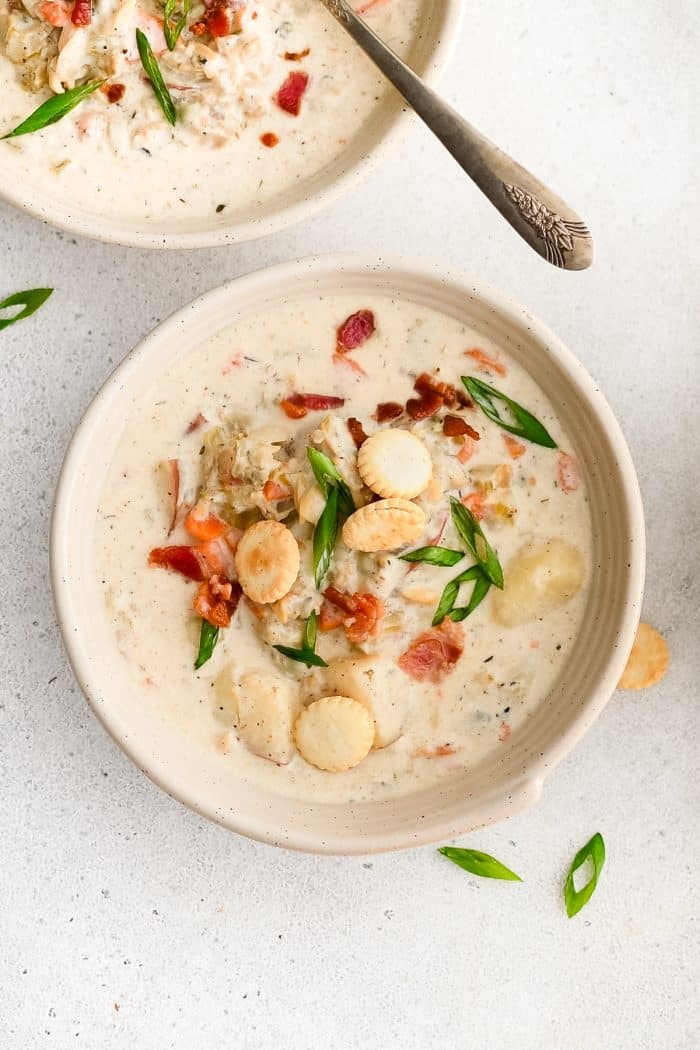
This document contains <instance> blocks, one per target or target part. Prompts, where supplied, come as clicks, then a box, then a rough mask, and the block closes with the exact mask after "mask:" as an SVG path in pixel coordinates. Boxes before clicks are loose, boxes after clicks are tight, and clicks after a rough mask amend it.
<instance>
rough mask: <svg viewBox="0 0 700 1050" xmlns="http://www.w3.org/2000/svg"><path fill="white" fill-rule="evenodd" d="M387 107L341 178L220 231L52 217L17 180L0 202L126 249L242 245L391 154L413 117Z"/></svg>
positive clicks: (443, 53) (456, 9)
mask: <svg viewBox="0 0 700 1050" xmlns="http://www.w3.org/2000/svg"><path fill="white" fill-rule="evenodd" d="M444 4H445V7H444V20H443V24H442V26H441V27H440V29H439V34H438V37H437V40H436V44H435V48H434V50H433V51H432V52H431V53H430V55H429V56H428V62H427V66H426V69H425V71H424V72H423V74H422V77H423V80H424V81H425V82H426V83H427V84H429V85H430V86H431V87H436V85H437V84H438V82H439V80H440V78H441V77H442V75H443V73H444V72H445V70H446V68H447V67H448V65H449V63H450V61H451V59H452V56H453V55H454V53H455V51H456V48H457V41H458V39H459V35H460V31H461V27H462V24H463V21H464V5H463V4H462V3H461V2H460V0H444ZM389 105H390V107H393V114H392V113H391V112H390V113H389V117H388V121H387V125H386V131H385V132H384V134H382V135H381V136H380V138H379V139H378V141H377V142H376V144H375V145H374V146H373V147H372V148H371V149H369V150H368V151H367V152H364V153H363V154H362V156H361V157H360V158H359V160H358V161H357V162H356V163H355V164H354V165H351V166H348V167H347V168H345V167H344V168H343V171H342V173H341V174H340V175H339V176H338V177H337V178H334V179H332V180H331V181H330V182H329V183H328V184H327V185H326V186H325V187H323V188H321V189H320V190H319V191H318V192H315V193H312V194H310V195H309V196H308V197H305V198H303V199H302V200H299V201H296V202H295V203H293V204H289V205H286V206H284V207H282V208H280V209H279V210H275V211H272V212H271V213H270V214H268V215H265V216H262V217H261V218H257V219H255V218H252V219H245V220H243V221H240V222H233V223H231V224H229V225H227V226H222V227H221V228H220V229H219V228H216V229H210V230H189V231H185V232H183V233H173V232H167V231H166V232H159V231H158V230H157V229H154V230H153V231H152V232H149V231H145V230H137V229H134V228H131V226H130V224H125V225H121V226H120V225H119V224H116V225H115V224H112V223H110V222H108V221H107V219H106V217H105V216H102V217H100V218H93V217H91V218H90V220H89V221H88V220H85V219H84V218H82V217H81V216H74V215H72V214H71V209H70V207H67V208H65V209H64V210H62V211H60V212H56V210H55V209H54V208H52V207H46V206H44V205H43V204H42V203H41V202H40V201H37V200H35V198H34V195H33V194H32V193H31V192H30V191H29V190H28V191H26V192H25V191H24V188H23V183H22V182H21V181H19V182H17V183H16V184H15V185H13V186H9V185H7V184H5V185H3V183H2V181H0V201H4V202H5V203H6V204H9V205H11V206H12V207H15V208H17V209H18V210H19V211H23V212H25V213H26V214H28V215H31V216H32V217H33V218H35V219H39V220H40V221H41V222H44V223H46V224H47V225H50V226H53V227H55V228H57V229H60V230H64V231H65V232H66V233H70V234H74V235H77V236H80V237H88V238H90V239H92V240H97V241H101V242H103V243H105V244H117V245H121V246H123V247H126V248H143V249H151V250H154V251H156V250H163V251H168V250H175V251H181V250H189V249H197V248H217V247H222V246H225V245H233V244H245V243H247V242H248V241H254V240H258V239H262V238H263V237H267V236H269V235H270V234H272V233H277V232H279V231H281V230H287V229H289V228H290V227H291V226H294V225H296V223H299V222H303V221H304V220H305V219H308V218H310V217H311V216H312V215H315V214H316V213H317V212H320V211H322V210H323V209H324V208H325V207H327V206H330V205H331V204H333V203H334V202H335V201H337V200H339V199H340V198H341V197H342V196H344V194H346V193H349V192H350V191H351V190H353V189H354V188H355V187H356V186H358V185H359V184H360V182H362V180H363V179H364V178H365V176H366V175H369V174H370V173H371V172H372V171H373V170H375V169H376V168H377V167H378V166H379V165H380V164H381V163H382V161H383V160H384V158H385V157H386V156H387V155H388V154H389V153H390V152H391V151H392V150H395V149H396V148H398V146H400V145H401V143H402V141H403V139H404V138H405V137H406V135H407V133H408V130H409V128H410V127H411V125H412V124H413V123H415V122H416V121H417V120H418V118H417V117H416V115H415V114H414V113H413V112H412V111H411V110H410V109H409V108H408V107H407V105H406V103H404V102H403V101H402V100H401V99H400V98H396V99H393V100H392V99H390V101H389Z"/></svg>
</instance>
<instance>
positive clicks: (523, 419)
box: [462, 376, 557, 448]
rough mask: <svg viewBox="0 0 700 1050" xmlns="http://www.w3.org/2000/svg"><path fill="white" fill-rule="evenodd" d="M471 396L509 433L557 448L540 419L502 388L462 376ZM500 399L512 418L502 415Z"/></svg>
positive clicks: (491, 418)
mask: <svg viewBox="0 0 700 1050" xmlns="http://www.w3.org/2000/svg"><path fill="white" fill-rule="evenodd" d="M462 382H463V383H464V385H465V387H466V388H467V391H468V392H469V395H470V397H471V398H472V399H473V400H474V401H475V402H476V403H477V405H478V406H479V408H480V409H481V411H482V412H483V413H484V415H485V416H487V417H488V419H490V420H491V421H492V422H493V423H496V424H498V426H499V427H502V428H503V430H507V431H508V433H509V434H515V435H516V437H521V438H525V440H526V441H532V442H533V443H534V444H535V445H544V447H545V448H556V447H557V443H556V441H555V440H554V438H553V437H552V436H551V434H549V432H548V431H547V430H546V429H545V428H544V427H543V426H542V424H541V423H540V421H539V419H535V417H534V416H533V415H532V413H531V412H528V410H527V409H526V408H523V406H522V405H519V404H518V402H517V401H513V400H512V399H511V398H509V397H507V396H506V395H505V394H502V393H501V391H500V390H496V388H495V387H493V386H489V384H488V383H484V381H483V380H482V379H477V378H476V376H462ZM498 401H500V402H501V404H503V405H505V406H506V408H507V409H508V410H509V412H510V415H511V417H512V420H509V419H507V418H506V417H504V416H502V415H501V413H500V411H499V408H498V406H497V404H496V402H498Z"/></svg>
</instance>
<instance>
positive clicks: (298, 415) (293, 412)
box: [280, 398, 309, 419]
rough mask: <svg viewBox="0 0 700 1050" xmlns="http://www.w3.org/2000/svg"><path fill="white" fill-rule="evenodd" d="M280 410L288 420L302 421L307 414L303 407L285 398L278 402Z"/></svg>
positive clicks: (307, 411)
mask: <svg viewBox="0 0 700 1050" xmlns="http://www.w3.org/2000/svg"><path fill="white" fill-rule="evenodd" d="M280 408H281V409H282V411H283V412H284V414H285V416H287V418H288V419H303V418H304V416H308V414H309V410H308V408H304V406H303V405H297V404H295V403H294V402H293V401H289V400H288V399H287V398H284V399H283V400H282V401H280Z"/></svg>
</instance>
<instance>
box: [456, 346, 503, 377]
mask: <svg viewBox="0 0 700 1050" xmlns="http://www.w3.org/2000/svg"><path fill="white" fill-rule="evenodd" d="M464 353H465V355H466V356H467V357H471V359H472V361H475V362H476V364H477V365H480V366H481V368H482V369H483V370H485V371H486V372H495V373H496V375H499V376H504V375H507V369H506V367H505V365H502V364H501V362H500V361H497V360H496V358H495V357H492V356H491V354H487V353H486V351H485V350H481V349H480V348H479V347H478V346H477V347H474V348H473V349H472V350H465V351H464Z"/></svg>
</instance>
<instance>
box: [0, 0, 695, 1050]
mask: <svg viewBox="0 0 700 1050" xmlns="http://www.w3.org/2000/svg"><path fill="white" fill-rule="evenodd" d="M471 17H472V12H471V11H470V12H468V14H467V23H468V24H467V26H466V27H465V32H464V35H463V38H462V41H461V46H460V49H459V54H458V57H457V60H456V61H455V62H454V64H453V68H452V72H451V75H450V76H449V77H448V79H447V82H446V85H445V87H446V90H447V91H448V92H449V95H450V98H451V99H453V100H456V101H457V102H458V103H459V105H460V106H461V107H462V108H463V109H464V111H465V112H466V113H467V114H468V115H470V116H471V117H472V119H474V120H475V122H476V123H478V124H480V125H481V127H482V128H483V130H484V131H486V132H487V133H490V134H491V135H492V137H494V138H497V139H498V141H499V142H501V143H502V144H503V145H504V146H505V147H506V148H509V149H510V150H511V151H512V152H513V153H514V154H515V155H516V156H517V157H518V158H519V159H521V160H522V161H523V162H524V163H525V164H528V165H530V166H531V167H532V168H533V169H534V170H536V171H538V172H540V173H541V174H542V175H543V176H544V177H545V178H546V179H548V180H549V181H551V183H552V184H553V185H554V186H555V187H556V188H558V189H559V190H560V191H561V193H562V194H563V195H564V196H565V197H567V196H568V197H570V199H571V201H572V203H573V204H574V205H575V206H576V207H578V208H579V209H580V211H581V213H582V214H583V215H584V216H586V218H587V219H588V221H589V223H590V225H591V227H592V229H593V231H594V234H595V237H596V244H597V261H596V264H595V267H594V268H593V269H592V270H591V271H589V272H587V273H585V274H578V275H567V274H562V273H558V272H555V271H554V270H553V269H551V268H549V267H547V266H546V265H545V264H544V263H540V262H538V260H537V259H536V258H535V257H534V255H531V254H530V253H529V250H528V249H527V248H526V247H525V246H521V244H520V243H519V242H518V241H517V239H516V238H515V237H514V236H513V235H512V234H511V233H510V232H509V230H508V228H507V227H506V226H505V225H504V224H503V223H502V221H501V220H500V219H499V217H498V216H497V215H496V214H495V213H494V212H492V211H491V210H490V208H489V207H488V206H487V205H486V204H485V203H484V202H482V200H481V199H480V198H479V195H478V193H477V192H476V191H475V190H474V189H473V188H472V187H471V186H470V185H469V184H468V183H467V182H466V180H465V179H464V178H462V177H461V176H460V174H459V173H458V171H457V170H456V169H455V168H454V166H453V165H452V163H451V162H450V160H449V159H448V158H447V157H445V156H443V155H442V153H441V150H440V148H439V147H438V146H437V145H435V144H434V143H433V142H431V141H430V139H429V138H428V137H427V136H426V135H425V134H424V133H423V132H422V131H421V130H420V129H418V128H415V129H414V130H413V132H412V134H411V136H410V139H409V140H408V142H407V143H406V145H405V146H404V148H403V149H402V150H401V151H400V153H399V154H398V155H397V156H396V157H395V159H394V160H393V162H392V163H390V164H387V165H386V166H384V168H383V169H382V170H381V171H379V172H377V173H376V174H375V175H374V176H373V177H372V178H371V179H370V180H369V181H368V182H366V183H365V184H364V185H363V186H362V187H361V188H360V189H359V190H358V191H357V192H356V193H354V194H353V195H352V196H351V197H350V198H349V199H346V200H345V201H344V202H342V203H341V204H340V205H338V206H336V207H335V208H334V209H333V210H332V211H329V212H326V213H324V214H322V215H320V216H318V217H317V218H316V219H315V220H314V221H313V222H310V223H308V224H306V225H305V226H303V227H299V228H297V229H294V230H292V231H291V232H289V233H287V234H285V235H284V236H278V237H276V238H274V239H272V240H270V241H268V242H265V243H261V244H254V245H249V246H246V247H244V248H242V249H238V250H237V249H225V250H220V251H217V252H210V253H207V252H197V253H194V254H188V255H184V254H182V255H175V256H173V255H167V256H166V255H154V254H146V253H142V252H136V251H130V250H126V249H119V248H107V247H103V246H101V245H99V244H93V243H91V242H88V241H76V240H74V239H72V238H70V237H67V236H64V235H63V234H62V233H60V232H57V231H55V230H51V229H49V228H48V227H43V226H41V225H39V224H38V223H37V222H35V221H33V220H31V219H28V218H26V217H24V216H22V215H20V214H17V213H14V212H12V211H11V210H9V209H8V208H5V207H0V220H1V221H0V297H2V296H3V295H5V294H8V293H10V292H12V291H15V290H17V289H20V288H25V287H30V286H35V285H39V284H49V285H55V286H56V289H57V291H56V293H55V294H54V296H53V298H52V299H51V300H50V301H49V303H48V304H47V305H46V306H45V307H44V308H43V309H42V310H41V312H40V313H39V314H37V315H36V317H35V318H33V319H32V320H30V321H27V322H24V323H23V324H21V325H17V326H16V327H14V328H9V329H7V330H6V331H5V332H4V333H2V335H0V351H1V353H2V364H3V383H2V389H1V390H0V399H1V403H2V411H1V415H0V418H1V420H2V431H3V432H2V438H3V444H4V455H3V465H2V488H1V489H0V499H1V500H2V512H1V513H0V521H1V522H2V524H1V526H0V529H1V534H2V559H1V561H0V565H1V566H2V569H1V570H0V571H1V572H2V581H0V594H1V595H2V599H1V607H2V622H1V630H2V635H1V637H2V651H3V672H4V687H3V689H2V695H1V698H0V783H1V784H2V794H1V796H0V842H1V843H2V846H1V848H0V1046H1V1047H2V1048H3V1050H32V1048H34V1047H41V1046H54V1047H59V1048H64V1047H69V1046H71V1047H74V1046H81V1045H82V1046H88V1047H91V1048H93V1047H94V1048H99V1050H111V1048H113V1047H114V1048H117V1047H118V1048H119V1050H131V1048H139V1050H140V1048H144V1050H166V1048H171V1047H173V1048H177V1050H199V1048H210V1047H212V1048H213V1047H219V1046H232V1047H235V1048H236V1050H248V1048H256V1050H257V1048H265V1050H267V1048H268V1047H272V1046H277V1045H285V1046H286V1047H288V1048H290V1050H316V1048H317V1047H318V1048H321V1047H324V1048H325V1047H328V1048H332V1050H336V1048H338V1050H355V1048H362V1050H385V1048H387V1047H393V1046H397V1047H398V1046H400V1047H401V1048H402V1050H426V1048H432V1047H436V1048H437V1047H444V1046H454V1047H460V1048H461V1047H465V1048H471V1047H476V1046H480V1045H484V1044H487V1045H490V1046H493V1047H496V1048H498V1050H516V1048H517V1050H535V1048H538V1050H540V1048H547V1050H549V1048H552V1050H559V1048H563V1047H565V1046H566V1047H567V1048H572V1050H579V1048H581V1050H583V1048H584V1047H585V1048H586V1050H588V1048H590V1047H592V1046H596V1045H597V1046H601V1047H606V1048H608V1047H610V1048H613V1047H614V1048H615V1050H647V1048H648V1050H661V1048H663V1050H671V1048H674V1050H675V1048H678V1050H691V1048H693V1050H694V1048H695V1047H697V1046H698V1044H699V1042H700V1031H699V1027H700V1026H699V1025H698V1012H697V1006H696V998H697V996H696V992H697V982H698V978H699V977H700V973H699V972H698V937H697V911H698V899H697V889H696V885H697V870H696V869H697V865H698V862H699V861H700V857H699V855H698V848H697V838H696V832H697V802H698V795H697V784H698V779H699V778H698V759H697V752H698V744H697V735H698V716H697V695H696V690H697V680H698V677H699V675H700V655H699V646H698V632H699V628H700V613H699V612H698V609H699V608H700V583H699V582H698V577H697V574H696V571H695V565H696V563H697V558H698V549H697V548H698V529H697V521H698V518H699V517H700V495H699V489H698V485H697V480H698V470H697V449H698V438H697V423H696V418H697V392H698V384H699V383H700V345H699V339H698V330H699V329H700V310H699V302H698V298H699V296H698V279H699V278H700V254H699V250H698V237H697V213H698V206H699V205H700V198H699V195H698V190H697V172H698V169H699V168H700V152H699V150H698V138H697V110H695V117H693V101H692V100H693V96H694V95H695V96H697V91H698V87H699V86H700V82H699V80H698V72H697V71H698V65H697V54H698V45H699V43H700V41H699V39H698V37H699V31H700V25H699V23H698V9H697V5H696V4H695V3H694V0H676V2H675V3H674V4H672V5H666V4H662V3H661V2H659V0H641V2H635V3H633V2H631V0H621V2H619V3H618V4H615V5H610V4H608V3H607V2H604V0H588V2H587V3H585V4H581V5H578V6H577V5H570V4H568V5H562V4H560V3H555V2H554V0H537V2H536V3H535V4H534V5H533V4H525V3H523V2H522V0H494V2H492V3H491V4H489V5H482V6H480V7H479V9H478V11H477V10H476V9H475V10H474V12H473V19H474V21H473V23H472V22H471ZM341 247H342V248H356V249H358V250H362V251H375V252H376V253H377V254H381V252H382V251H390V252H392V253H396V252H401V253H405V254H423V255H428V256H432V257H434V258H436V259H439V260H440V259H441V260H443V261H445V262H448V263H450V264H453V265H455V266H459V267H461V268H464V269H467V270H471V271H473V272H474V273H475V274H477V275H478V276H480V277H482V278H484V279H486V280H489V281H491V282H492V283H494V284H497V285H499V286H500V287H501V288H503V289H504V290H506V291H508V292H510V293H512V294H513V295H514V296H515V297H516V298H518V299H520V300H522V301H523V302H525V303H526V304H527V305H528V306H529V307H531V308H532V309H533V310H534V311H535V313H537V314H539V315H540V316H541V317H542V318H543V319H544V320H545V321H547V322H548V323H549V324H551V325H552V326H553V327H554V328H555V329H556V330H557V331H558V332H559V334H560V335H561V336H562V337H563V338H564V339H565V341H567V342H568V343H569V345H570V346H571V348H572V349H573V350H574V351H575V352H576V353H577V354H578V355H579V356H580V357H581V358H582V360H583V361H584V362H585V363H586V364H587V366H588V368H589V369H590V371H591V372H592V373H593V374H594V375H595V376H596V378H597V379H599V380H600V382H601V384H602V386H603V389H604V390H605V391H606V392H607V394H608V396H609V399H610V401H611V403H612V405H613V407H614V408H615V409H616V411H617V413H618V415H619V417H620V419H621V421H622V424H623V427H624V429H625V431H626V433H627V436H628V438H629V441H630V445H631V448H632V452H633V455H634V457H635V459H636V462H637V466H638V470H639V475H640V480H641V483H642V489H643V493H644V497H645V502H646V508H647V517H648V533H649V534H648V539H649V567H648V573H649V578H648V587H647V597H646V616H647V618H648V619H650V620H651V621H652V622H653V623H655V624H656V625H657V626H658V627H660V628H661V629H662V630H663V631H664V633H665V634H666V636H667V637H668V639H669V641H670V645H671V670H670V673H669V675H668V677H667V679H666V680H665V682H664V683H663V684H662V685H661V686H660V687H658V688H656V689H655V690H653V691H652V692H649V693H646V694H640V695H638V696H635V695H632V694H625V695H622V694H618V695H617V696H615V698H614V699H613V700H612V701H611V703H610V705H609V707H608V708H607V711H606V712H605V713H604V715H603V717H602V718H601V719H600V721H599V722H598V724H597V725H596V726H595V728H594V729H593V731H592V732H591V733H590V734H589V735H588V737H587V738H586V739H585V740H584V742H583V743H582V745H581V746H580V747H579V748H578V750H577V751H576V752H575V753H574V754H573V755H572V756H570V758H569V759H568V760H567V761H566V762H565V763H564V764H563V765H562V766H561V767H560V768H559V769H558V770H557V771H556V773H555V774H554V775H553V776H552V777H551V778H550V780H549V781H548V783H547V784H546V786H545V791H544V795H543V798H542V800H541V802H540V804H539V805H538V806H537V807H536V808H535V809H534V810H532V811H530V812H529V813H526V814H524V815H523V816H520V817H518V818H516V819H514V820H513V821H512V822H511V823H510V824H508V825H501V826H500V827H496V828H492V829H490V830H488V831H484V832H482V833H480V834H477V835H474V836H472V837H471V839H470V844H471V845H473V846H474V847H476V848H481V849H485V850H488V851H489V852H493V853H494V854H496V855H497V856H499V857H500V858H501V859H502V860H504V861H505V862H506V863H508V864H509V865H511V866H513V867H514V868H515V869H516V870H517V871H519V872H520V873H521V874H522V875H523V876H524V877H525V878H526V882H525V883H524V884H522V885H513V884H507V883H493V882H486V881H478V880H476V879H473V878H471V877H470V876H468V875H466V874H465V873H463V872H460V871H459V870H457V869H456V868H453V867H452V866H450V865H449V864H448V863H447V862H446V861H443V860H442V858H440V857H439V856H437V855H436V854H435V852H434V851H433V850H432V849H425V850H420V851H414V852H407V853H404V854H401V855H395V856H386V857H381V858H375V859H370V860H362V859H352V860H343V859H317V858H314V857H307V856H300V855H293V854H289V853H282V852H277V851H275V850H273V849H270V848H267V847H263V846H258V845H255V844H253V843H250V842H247V841H245V840H243V839H239V838H236V837H234V836H233V835H231V834H229V833H227V832H225V831H223V830H221V829H220V828H217V827H214V826H210V825H208V824H205V823H204V822H203V821H202V820H201V819H200V818H198V817H196V816H194V815H193V814H191V813H189V812H187V811H185V810H184V809H182V808H181V807H180V806H178V805H176V804H175V803H173V802H171V801H170V800H169V799H168V798H167V797H166V796H164V795H163V794H161V793H160V792H159V791H158V790H157V789H156V788H155V787H153V786H152V785H151V784H150V783H149V782H148V781H147V780H145V778H144V777H142V776H141V775H140V774H139V773H138V772H137V771H136V770H135V769H133V768H132V767H131V766H130V765H129V763H128V762H127V760H126V759H125V758H123V757H122V756H121V754H120V753H118V752H117V751H116V750H115V748H114V746H113V745H112V743H111V742H110V741H109V740H108V738H107V737H106V735H105V734H104V733H103V731H102V730H101V729H100V728H99V726H98V725H97V723H96V722H95V720H94V719H93V717H92V716H91V714H90V712H89V710H88V708H87V706H86V704H85V703H84V701H83V700H82V698H81V696H80V695H79V693H78V690H77V688H76V686H75V685H74V683H73V681H72V678H71V675H70V672H69V670H68V668H67V666H66V662H65V659H64V656H63V652H62V649H61V643H60V640H59V637H58V633H57V630H56V627H55V624H54V619H53V611H52V607H51V600H50V594H49V589H48V582H47V554H46V551H47V530H48V520H49V511H50V503H51V497H52V492H53V487H54V483H55V480H56V476H57V472H58V469H59V466H60V461H61V457H62V454H63V451H64V448H65V446H66V443H67V441H68V439H69V437H70V434H71V432H72V430H73V428H74V426H75V425H76V423H77V422H78V420H79V418H80V416H81V414H82V412H83V410H84V408H85V406H86V404H87V402H88V400H89V398H90V396H91V395H92V393H93V392H94V391H95V390H96V389H97V388H98V386H99V385H100V384H101V382H102V381H103V379H104V378H105V377H106V375H107V374H108V372H109V371H110V369H111V367H112V365H113V364H114V363H115V362H116V361H118V360H119V359H120V358H121V357H122V356H123V355H124V353H125V352H126V351H127V350H128V349H129V348H130V347H131V346H132V345H133V344H134V343H135V342H136V341H137V340H138V339H139V338H140V337H141V336H142V335H144V334H145V333H146V332H147V331H148V330H149V329H150V328H151V327H152V326H153V324H155V323H156V321H158V320H159V319H160V318H162V317H165V316H166V315H167V314H168V313H170V312H171V311H172V310H173V309H174V308H175V307H177V306H180V305H182V304H183V303H185V302H186V301H187V300H189V299H190V298H192V297H193V296H194V295H195V294H196V293H198V292H200V291H203V290H205V289H207V288H210V287H212V286H213V285H215V284H218V283H219V282H220V281H221V280H223V279H224V278H226V277H230V276H233V275H235V274H237V273H243V272H245V271H247V270H250V269H252V268H255V267H259V266H263V265H266V264H268V263H270V262H273V261H279V260H282V259H285V258H288V257H291V256H294V255H301V254H308V253H310V252H314V251H326V250H328V251H331V250H334V249H337V248H341ZM595 830H600V831H602V832H603V834H604V836H605V839H606V842H607V845H608V854H609V857H608V864H607V867H606V870H605V872H604V875H603V879H602V883H601V886H600V888H599V891H598V893H597V895H596V896H595V897H594V899H593V901H592V903H591V904H590V905H589V906H588V908H587V909H586V910H585V911H584V912H582V913H581V914H580V915H579V916H578V917H577V918H576V919H574V920H572V921H569V920H567V918H566V915H565V913H564V911H563V907H562V903H561V884H562V880H563V875H564V872H565V869H566V866H567V864H568V861H569V860H570V858H571V856H572V854H573V852H574V851H575V849H576V848H578V846H580V845H581V844H582V843H583V842H584V841H586V840H587V838H588V837H589V835H590V834H591V833H592V832H593V831H595ZM117 1006H118V1007H119V1008H118V1009H117Z"/></svg>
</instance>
